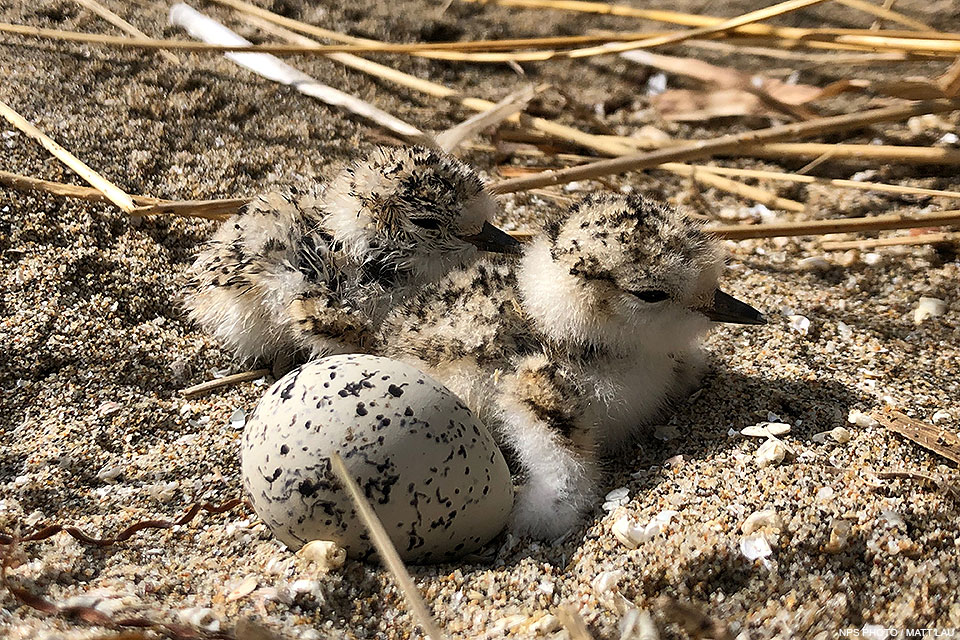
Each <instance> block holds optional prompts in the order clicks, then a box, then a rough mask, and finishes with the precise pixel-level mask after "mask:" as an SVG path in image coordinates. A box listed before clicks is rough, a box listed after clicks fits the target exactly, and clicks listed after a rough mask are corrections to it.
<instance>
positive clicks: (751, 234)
mask: <svg viewBox="0 0 960 640" xmlns="http://www.w3.org/2000/svg"><path fill="white" fill-rule="evenodd" d="M956 224H960V210H954V211H937V212H935V213H894V214H888V215H882V216H871V217H863V218H843V219H840V220H804V221H800V222H780V223H771V224H753V225H751V224H732V225H722V226H715V227H704V231H708V232H710V233H712V234H714V235H716V236H719V237H721V238H724V239H727V240H746V239H748V238H778V237H790V236H822V235H828V234H833V233H855V232H862V231H889V230H891V229H917V228H925V227H939V226H945V225H956Z"/></svg>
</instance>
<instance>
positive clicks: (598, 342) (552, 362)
mask: <svg viewBox="0 0 960 640" xmlns="http://www.w3.org/2000/svg"><path fill="white" fill-rule="evenodd" d="M722 265H723V251H722V249H721V247H720V245H719V243H718V242H717V241H716V240H714V239H713V238H711V237H710V236H708V235H706V234H705V233H703V232H702V231H700V230H699V228H698V227H697V226H696V225H694V224H693V223H691V222H689V221H688V220H687V219H685V218H684V217H683V216H682V215H681V214H679V213H678V212H676V211H674V210H672V209H670V208H667V207H664V206H661V205H659V204H656V203H653V202H651V201H649V200H645V199H643V198H641V197H638V196H631V197H623V196H618V195H605V196H597V197H590V198H587V199H585V200H584V201H582V202H581V203H579V204H577V205H575V206H573V207H572V208H570V209H569V210H568V211H566V212H564V213H562V214H560V215H558V216H557V217H556V218H555V219H554V220H552V221H551V222H550V223H548V224H547V225H546V228H545V230H544V232H543V233H542V234H541V235H540V236H539V237H537V238H536V239H534V240H533V241H532V242H531V243H530V244H529V245H528V246H527V247H525V249H524V252H523V257H522V258H521V260H520V262H519V264H510V263H508V262H506V261H504V260H499V261H498V260H496V259H486V260H481V261H478V262H477V263H475V264H473V265H472V266H469V267H466V268H464V269H460V270H457V271H454V272H451V273H450V274H448V275H447V276H446V277H445V278H444V279H442V280H441V281H439V282H438V283H436V284H435V285H433V286H431V287H429V288H428V289H426V290H424V291H423V292H422V293H420V294H419V295H417V296H415V297H414V298H411V299H410V300H409V301H408V302H407V303H405V304H403V305H401V306H399V307H398V308H396V309H395V310H394V311H393V312H392V313H391V314H390V316H389V317H388V319H387V320H386V321H385V323H384V325H383V327H382V337H383V340H384V342H385V345H386V346H385V351H386V355H389V356H392V357H396V358H399V359H403V360H407V361H409V362H411V363H412V364H415V365H417V366H419V367H421V368H423V369H424V370H425V371H427V372H429V373H431V374H432V375H434V376H435V377H437V378H438V379H439V380H441V381H443V382H444V383H445V384H446V385H447V386H448V387H450V389H451V390H453V391H454V392H455V393H458V394H459V395H460V396H461V398H463V399H464V401H465V402H466V403H467V405H468V406H470V407H471V408H472V409H473V410H474V411H476V412H477V413H478V414H479V416H480V417H481V419H482V420H484V421H485V423H486V424H487V425H488V426H489V427H490V429H491V431H492V432H493V434H494V437H495V438H497V440H498V442H499V443H500V444H501V446H502V447H504V449H505V452H506V453H508V455H510V456H511V457H512V458H513V461H514V464H515V466H516V467H518V471H519V476H520V480H521V487H520V490H519V493H518V497H517V503H516V505H515V509H514V515H513V528H514V530H515V531H516V532H518V533H519V534H522V535H532V536H536V537H540V538H547V539H550V538H555V537H557V536H559V535H561V534H563V533H565V532H566V531H568V530H569V529H570V528H572V527H573V526H575V525H576V524H577V523H578V522H579V520H580V519H581V517H582V515H583V514H584V512H586V511H587V510H589V509H591V508H592V507H593V505H594V504H595V501H596V497H597V495H598V486H597V483H598V466H599V465H598V462H599V459H600V456H602V455H603V454H604V453H609V452H612V451H616V450H618V449H621V448H623V447H624V446H626V445H628V444H630V443H631V442H632V441H633V440H634V438H635V437H636V435H637V434H638V433H639V432H640V431H641V430H642V428H643V426H644V425H645V424H649V423H650V421H651V420H652V419H653V418H654V417H656V416H657V415H658V414H660V413H661V412H662V411H663V410H664V409H666V408H667V407H668V405H669V404H670V402H671V401H672V400H675V399H678V398H680V397H683V396H685V395H686V394H688V393H689V392H690V390H691V389H692V387H693V385H694V384H695V383H696V381H697V379H698V377H699V373H700V371H701V369H702V364H703V361H704V358H703V356H702V351H701V347H700V338H701V337H702V336H703V334H704V333H705V332H706V331H707V330H708V329H709V328H710V326H711V321H723V322H739V323H746V324H762V323H763V322H764V320H763V318H762V316H761V315H760V313H759V312H757V311H756V310H755V309H753V308H752V307H749V306H748V305H746V304H744V303H742V302H739V301H737V300H735V299H734V298H732V297H730V296H729V295H727V294H725V293H723V292H722V291H720V290H719V289H718V288H717V279H718V276H719V275H720V271H721V268H722Z"/></svg>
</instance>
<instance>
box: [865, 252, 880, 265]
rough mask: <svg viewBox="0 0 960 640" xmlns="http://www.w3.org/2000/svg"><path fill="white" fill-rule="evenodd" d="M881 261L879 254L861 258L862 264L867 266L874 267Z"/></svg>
mask: <svg viewBox="0 0 960 640" xmlns="http://www.w3.org/2000/svg"><path fill="white" fill-rule="evenodd" d="M882 261H883V256H881V255H880V254H879V253H867V254H865V255H864V256H863V263H864V264H866V265H869V266H871V267H872V266H875V265H878V264H880V263H881V262H882Z"/></svg>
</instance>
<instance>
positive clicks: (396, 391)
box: [387, 384, 403, 398]
mask: <svg viewBox="0 0 960 640" xmlns="http://www.w3.org/2000/svg"><path fill="white" fill-rule="evenodd" d="M387 391H388V392H390V395H392V396H393V397H394V398H399V397H400V396H402V395H403V387H402V386H400V387H398V386H397V385H395V384H391V385H390V386H389V387H387Z"/></svg>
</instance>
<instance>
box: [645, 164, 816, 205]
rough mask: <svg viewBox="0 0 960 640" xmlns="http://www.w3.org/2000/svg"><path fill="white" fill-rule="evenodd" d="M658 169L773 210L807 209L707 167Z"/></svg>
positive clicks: (682, 165) (661, 167)
mask: <svg viewBox="0 0 960 640" xmlns="http://www.w3.org/2000/svg"><path fill="white" fill-rule="evenodd" d="M656 168H657V169H663V170H665V171H669V172H670V173H675V174H677V175H681V176H686V177H689V178H692V179H694V180H695V181H697V182H699V183H700V184H703V185H707V186H710V187H714V188H715V189H720V190H721V191H726V192H727V193H732V194H734V195H738V196H740V197H742V198H745V199H747V200H753V201H754V202H759V203H761V204H764V205H766V206H768V207H770V208H773V209H783V210H784V211H805V210H806V208H807V207H806V205H804V204H803V203H802V202H797V201H796V200H790V199H789V198H781V197H780V196H778V195H777V194H775V193H773V192H770V191H767V190H766V189H761V188H760V187H754V186H751V185H748V184H744V183H742V182H737V181H736V180H729V179H727V178H723V177H721V176H720V175H718V174H717V173H716V172H711V171H703V169H704V168H705V167H700V166H696V165H690V164H682V163H680V162H665V163H663V164H661V165H660V166H659V167H656Z"/></svg>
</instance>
